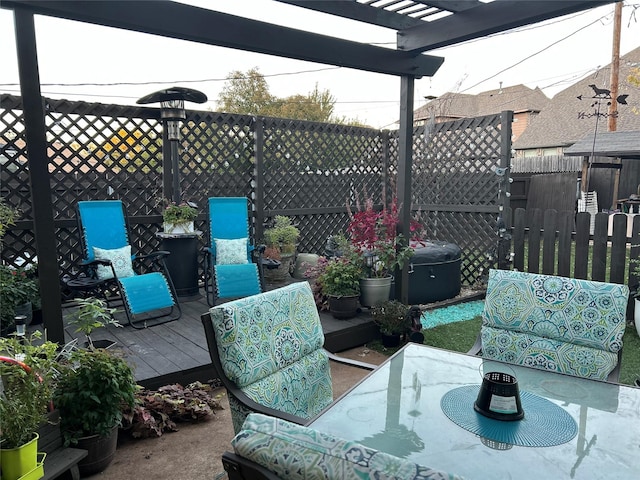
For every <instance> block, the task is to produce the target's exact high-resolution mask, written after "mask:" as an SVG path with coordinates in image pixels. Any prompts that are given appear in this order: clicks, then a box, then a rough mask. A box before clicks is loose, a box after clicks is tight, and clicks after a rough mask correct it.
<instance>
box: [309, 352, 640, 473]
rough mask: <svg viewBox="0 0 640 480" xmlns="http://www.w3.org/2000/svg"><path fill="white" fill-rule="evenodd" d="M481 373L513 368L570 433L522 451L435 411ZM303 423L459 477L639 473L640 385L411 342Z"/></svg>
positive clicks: (523, 386)
mask: <svg viewBox="0 0 640 480" xmlns="http://www.w3.org/2000/svg"><path fill="white" fill-rule="evenodd" d="M489 371H502V372H506V373H510V374H512V375H514V374H515V376H516V378H517V380H518V385H519V388H520V390H521V391H527V392H530V393H532V394H534V395H538V396H540V397H543V398H546V399H548V400H550V401H551V402H553V403H555V404H556V405H558V406H560V407H561V408H563V409H564V410H565V411H566V412H568V413H569V414H570V415H571V416H572V417H573V419H574V420H575V422H576V424H577V427H578V433H577V435H576V436H575V437H573V439H572V440H570V441H569V442H567V443H564V444H561V445H557V446H554V447H522V446H515V445H505V444H496V442H491V441H488V440H487V439H483V438H481V437H479V436H477V435H475V434H473V433H471V432H469V431H467V430H465V429H463V428H461V427H459V426H458V425H456V424H455V423H454V422H453V421H451V420H450V419H449V418H448V417H447V416H446V415H445V414H444V413H443V411H442V408H441V404H440V401H441V399H442V397H443V395H445V394H446V393H447V392H449V391H451V390H453V389H455V388H458V387H461V386H464V385H479V384H480V383H481V382H482V375H483V373H485V372H489ZM469 408H471V409H473V403H472V402H471V403H470V405H469ZM525 415H526V411H525ZM310 426H311V427H313V428H315V429H317V430H319V431H321V432H326V433H330V434H332V435H335V436H338V437H341V438H346V439H349V440H354V441H357V442H359V443H362V444H364V445H367V446H369V447H371V448H375V449H377V450H381V451H385V452H387V453H390V454H393V455H396V456H399V457H403V458H407V459H410V460H412V461H414V462H417V463H420V464H422V465H426V466H429V467H432V468H436V469H439V470H445V471H448V472H451V473H456V474H458V475H462V476H463V477H465V478H466V479H474V478H477V479H487V478H491V479H512V478H517V479H519V480H523V479H529V478H530V479H536V480H539V479H547V478H548V479H551V478H553V479H565V478H566V479H572V478H576V479H580V478H589V479H600V478H602V479H605V478H606V479H609V478H617V479H627V478H629V479H631V478H634V479H635V478H638V477H637V475H638V472H640V389H638V388H634V387H629V386H621V385H615V384H609V383H605V382H597V381H593V380H586V379H581V378H576V377H570V376H565V375H559V374H554V373H550V372H544V371H540V370H535V369H529V368H524V367H517V366H512V365H505V364H502V363H500V362H495V361H483V360H482V358H479V357H474V356H470V355H464V354H459V353H455V352H449V351H446V350H440V349H436V348H431V347H427V346H423V345H418V344H409V345H408V346H407V347H405V348H404V349H403V350H401V351H400V352H398V353H397V354H396V355H395V356H394V357H392V358H391V359H390V360H389V361H387V362H386V363H385V364H383V365H382V366H381V367H380V368H378V369H377V370H376V371H374V372H373V373H372V374H371V375H369V376H368V377H367V378H366V379H365V380H364V381H363V382H361V383H360V384H359V385H357V386H356V387H355V388H353V389H352V390H351V391H349V392H348V393H347V394H346V395H344V396H343V397H342V398H341V399H339V400H338V401H337V402H336V403H334V405H332V406H331V407H330V408H329V409H328V410H327V411H326V412H324V413H323V414H322V415H321V416H320V417H318V418H316V419H315V420H314V421H312V422H311V424H310Z"/></svg>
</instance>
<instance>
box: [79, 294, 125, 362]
mask: <svg viewBox="0 0 640 480" xmlns="http://www.w3.org/2000/svg"><path fill="white" fill-rule="evenodd" d="M76 302H77V305H78V308H77V309H76V310H75V311H74V312H73V313H72V314H71V315H70V316H69V325H73V326H75V327H76V330H75V331H76V333H78V332H80V333H84V335H85V337H86V339H87V343H86V347H87V348H89V349H90V350H93V349H95V347H96V345H97V346H99V347H101V348H108V347H110V346H111V345H113V342H111V341H108V340H105V341H102V342H100V341H96V342H94V341H93V340H92V339H91V333H92V332H93V331H94V330H95V329H96V328H100V327H106V326H107V325H113V326H116V327H122V325H121V324H120V322H118V321H117V320H116V319H115V318H113V314H114V313H115V311H116V309H115V308H109V307H108V306H107V302H105V301H104V300H102V299H100V298H95V297H89V298H80V299H78V300H76ZM105 342H106V343H105Z"/></svg>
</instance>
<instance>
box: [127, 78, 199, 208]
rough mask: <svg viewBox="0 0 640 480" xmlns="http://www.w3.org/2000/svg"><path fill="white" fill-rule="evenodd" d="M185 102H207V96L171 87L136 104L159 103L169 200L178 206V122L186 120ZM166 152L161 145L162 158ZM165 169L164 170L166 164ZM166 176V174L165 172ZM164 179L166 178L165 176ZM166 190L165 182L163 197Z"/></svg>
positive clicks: (145, 97) (143, 98)
mask: <svg viewBox="0 0 640 480" xmlns="http://www.w3.org/2000/svg"><path fill="white" fill-rule="evenodd" d="M185 100H187V101H189V102H194V103H204V102H206V101H207V96H206V95H205V94H204V93H202V92H200V91H198V90H193V89H192V88H184V87H171V88H167V89H166V90H159V91H157V92H153V93H150V94H149V95H145V96H144V97H142V98H139V99H138V100H137V101H136V103H137V104H141V105H143V104H147V103H157V102H160V107H161V110H160V118H161V119H162V123H163V129H164V131H165V132H166V138H167V139H168V140H169V144H170V150H169V156H170V159H171V162H170V164H171V178H172V185H173V188H172V189H171V190H172V195H171V199H172V200H173V201H174V202H175V203H176V205H178V204H179V203H180V201H181V197H182V194H181V192H180V169H179V165H178V164H179V162H178V160H179V158H178V146H179V142H180V122H181V121H182V120H184V119H185V118H187V115H186V113H185V111H184V102H185ZM165 152H166V150H165V149H164V144H163V156H164V155H165ZM163 163H165V168H166V162H163ZM165 174H166V172H165ZM165 179H166V176H165ZM167 189H168V182H167V181H166V180H165V196H167V197H168V195H166V190H167Z"/></svg>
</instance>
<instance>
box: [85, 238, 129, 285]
mask: <svg viewBox="0 0 640 480" xmlns="http://www.w3.org/2000/svg"><path fill="white" fill-rule="evenodd" d="M93 256H94V258H95V259H96V260H110V261H111V264H112V265H113V268H114V270H115V271H116V276H117V277H118V278H127V277H133V276H134V275H135V272H134V271H133V265H132V262H131V245H125V246H124V247H122V248H114V249H111V250H107V249H104V248H98V247H93ZM96 275H97V276H98V278H99V279H100V280H108V279H109V278H113V271H112V270H111V267H107V266H104V265H98V268H97V269H96Z"/></svg>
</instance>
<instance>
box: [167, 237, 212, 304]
mask: <svg viewBox="0 0 640 480" xmlns="http://www.w3.org/2000/svg"><path fill="white" fill-rule="evenodd" d="M201 234H202V232H201V231H200V230H196V231H195V232H193V233H166V232H157V233H156V236H157V237H158V238H160V239H161V240H162V241H161V244H160V249H161V250H166V251H168V252H170V255H169V256H168V257H166V258H165V263H166V264H167V269H168V270H169V274H170V275H171V280H172V281H173V286H174V287H175V289H176V294H177V295H178V297H180V300H181V301H183V302H184V301H187V302H188V301H191V300H197V299H198V298H200V297H201V295H200V288H199V287H198V237H199V236H200V235H201Z"/></svg>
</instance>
